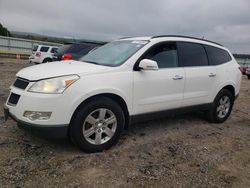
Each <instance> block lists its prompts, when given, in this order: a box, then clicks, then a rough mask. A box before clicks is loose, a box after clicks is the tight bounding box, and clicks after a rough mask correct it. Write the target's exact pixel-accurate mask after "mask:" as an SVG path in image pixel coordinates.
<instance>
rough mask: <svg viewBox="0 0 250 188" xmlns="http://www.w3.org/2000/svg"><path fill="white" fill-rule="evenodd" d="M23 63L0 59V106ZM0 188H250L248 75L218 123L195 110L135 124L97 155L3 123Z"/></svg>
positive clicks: (0, 152) (10, 122)
mask: <svg viewBox="0 0 250 188" xmlns="http://www.w3.org/2000/svg"><path fill="white" fill-rule="evenodd" d="M25 66H30V65H28V64H27V63H26V62H25V61H9V60H0V78H1V82H0V106H2V105H3V103H4V102H5V100H6V98H7V96H8V92H9V91H8V87H9V86H10V84H11V83H12V82H13V81H14V79H15V73H16V72H17V71H18V70H20V69H21V68H23V67H25ZM2 114H3V111H2V109H1V108H0V115H2ZM0 121H1V120H0ZM0 124H1V123H0ZM0 186H1V187H199V188H201V187H237V188H238V187H250V80H247V79H246V77H245V76H244V77H243V80H242V87H241V93H240V97H239V98H238V100H237V101H236V103H235V106H234V109H233V112H232V114H231V117H230V118H229V119H228V120H227V121H226V122H225V123H223V124H209V123H207V122H206V121H205V120H204V118H203V117H202V115H201V114H199V113H192V114H186V115H182V116H176V117H172V118H165V119H160V120H155V121H150V122H146V123H141V124H136V125H134V126H133V127H132V129H131V130H130V131H126V132H124V134H123V136H122V138H121V139H120V141H119V143H118V144H117V145H116V146H115V147H113V148H111V149H110V150H108V151H105V152H102V153H96V154H86V153H82V152H81V151H79V150H78V148H76V147H74V146H72V145H71V144H70V143H69V142H68V141H67V140H47V139H42V138H37V137H36V136H34V135H31V134H29V133H27V132H25V131H23V130H21V129H19V128H18V127H17V126H16V123H15V122H14V121H12V120H8V121H7V122H5V123H2V124H1V125H0Z"/></svg>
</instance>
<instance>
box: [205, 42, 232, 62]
mask: <svg viewBox="0 0 250 188" xmlns="http://www.w3.org/2000/svg"><path fill="white" fill-rule="evenodd" d="M205 48H206V51H207V55H208V59H209V64H210V65H220V64H223V63H226V62H228V61H231V60H232V58H231V56H230V55H229V53H228V52H227V51H225V50H223V49H220V48H216V47H212V46H207V45H206V46H205Z"/></svg>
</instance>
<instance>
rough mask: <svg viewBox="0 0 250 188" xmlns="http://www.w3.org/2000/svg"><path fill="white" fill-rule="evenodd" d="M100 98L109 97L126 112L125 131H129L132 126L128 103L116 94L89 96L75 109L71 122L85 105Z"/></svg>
mask: <svg viewBox="0 0 250 188" xmlns="http://www.w3.org/2000/svg"><path fill="white" fill-rule="evenodd" d="M99 97H107V98H109V99H111V100H113V101H115V102H116V103H117V104H119V105H120V107H121V108H122V110H123V112H124V115H125V129H128V128H129V124H130V115H129V110H128V106H127V103H126V101H125V100H124V99H123V98H122V97H121V96H119V95H117V94H114V93H100V94H95V95H92V96H89V97H88V98H86V99H85V100H84V101H82V102H81V103H80V104H79V105H78V106H77V108H76V109H75V111H74V113H73V115H72V117H71V120H70V122H71V121H72V119H73V118H74V115H75V113H76V111H77V110H78V109H79V108H80V107H81V106H82V105H84V104H86V103H88V102H90V101H93V100H95V99H96V98H99Z"/></svg>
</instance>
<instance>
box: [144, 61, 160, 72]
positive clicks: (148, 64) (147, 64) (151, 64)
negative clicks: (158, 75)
mask: <svg viewBox="0 0 250 188" xmlns="http://www.w3.org/2000/svg"><path fill="white" fill-rule="evenodd" d="M139 69H142V70H158V69H159V68H158V65H157V62H156V61H153V60H150V59H143V60H141V61H140V63H139Z"/></svg>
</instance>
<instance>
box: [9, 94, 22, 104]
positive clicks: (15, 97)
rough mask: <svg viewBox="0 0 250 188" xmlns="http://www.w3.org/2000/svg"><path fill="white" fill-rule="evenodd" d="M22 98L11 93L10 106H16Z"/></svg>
mask: <svg viewBox="0 0 250 188" xmlns="http://www.w3.org/2000/svg"><path fill="white" fill-rule="evenodd" d="M19 98H20V95H17V94H15V93H11V94H10V97H9V101H8V103H9V104H12V105H16V104H17V103H18V100H19Z"/></svg>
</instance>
